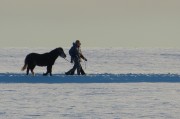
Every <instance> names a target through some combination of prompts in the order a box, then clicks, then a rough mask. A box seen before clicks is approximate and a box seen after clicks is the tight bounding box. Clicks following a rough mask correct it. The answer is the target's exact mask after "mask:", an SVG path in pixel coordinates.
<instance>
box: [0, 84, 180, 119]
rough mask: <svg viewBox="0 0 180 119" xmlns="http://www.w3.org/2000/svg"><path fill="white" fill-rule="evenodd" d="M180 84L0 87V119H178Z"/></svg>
mask: <svg viewBox="0 0 180 119" xmlns="http://www.w3.org/2000/svg"><path fill="white" fill-rule="evenodd" d="M179 86H180V84H168V83H157V84H156V83H134V84H131V83H129V84H123V83H120V84H112V83H110V84H97V83H95V84H0V87H1V89H0V94H1V100H0V117H1V119H11V118H12V117H13V119H49V118H53V119H59V118H62V119H69V118H72V119H84V118H87V119H89V118H93V119H94V118H99V119H106V118H107V119H110V118H111V119H130V118H133V119H139V118H143V119H145V118H148V119H149V118H156V119H179V118H180V114H179V112H180V103H179V99H180V89H179Z"/></svg>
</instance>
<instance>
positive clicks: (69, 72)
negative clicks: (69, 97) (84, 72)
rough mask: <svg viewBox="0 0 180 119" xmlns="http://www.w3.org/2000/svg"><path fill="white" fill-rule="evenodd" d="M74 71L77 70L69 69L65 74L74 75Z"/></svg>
mask: <svg viewBox="0 0 180 119" xmlns="http://www.w3.org/2000/svg"><path fill="white" fill-rule="evenodd" d="M74 72H75V71H74V70H72V69H71V70H69V71H68V72H65V74H66V75H74Z"/></svg>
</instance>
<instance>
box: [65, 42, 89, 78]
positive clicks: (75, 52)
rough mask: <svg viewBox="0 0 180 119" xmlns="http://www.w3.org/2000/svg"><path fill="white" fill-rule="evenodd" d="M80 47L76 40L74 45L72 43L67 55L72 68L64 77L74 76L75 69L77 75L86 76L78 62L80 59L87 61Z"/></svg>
mask: <svg viewBox="0 0 180 119" xmlns="http://www.w3.org/2000/svg"><path fill="white" fill-rule="evenodd" d="M80 47H81V42H80V41H79V40H76V41H75V43H73V46H72V47H71V49H70V50H69V55H70V56H71V63H74V66H73V68H72V69H70V70H69V71H68V72H66V73H65V74H66V75H74V73H75V70H76V69H77V74H78V75H80V74H81V75H86V73H85V72H84V70H83V68H82V66H81V63H80V62H81V59H83V60H85V61H87V59H86V58H85V57H84V55H83V54H82V52H81V49H80Z"/></svg>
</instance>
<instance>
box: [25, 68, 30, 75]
mask: <svg viewBox="0 0 180 119" xmlns="http://www.w3.org/2000/svg"><path fill="white" fill-rule="evenodd" d="M26 75H29V66H28V67H27V71H26Z"/></svg>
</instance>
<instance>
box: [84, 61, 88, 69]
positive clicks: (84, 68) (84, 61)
mask: <svg viewBox="0 0 180 119" xmlns="http://www.w3.org/2000/svg"><path fill="white" fill-rule="evenodd" d="M84 64H85V66H84V69H86V67H87V66H86V61H84Z"/></svg>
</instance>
